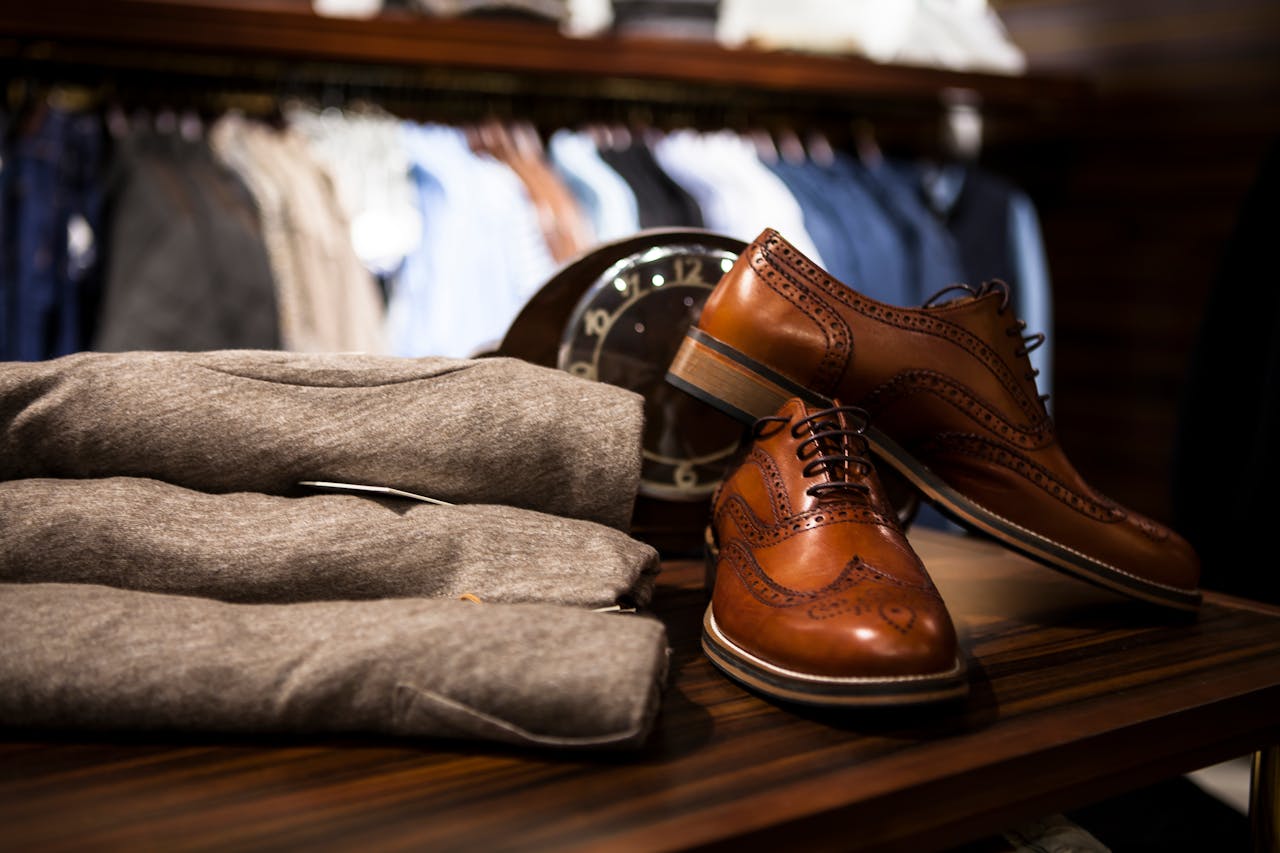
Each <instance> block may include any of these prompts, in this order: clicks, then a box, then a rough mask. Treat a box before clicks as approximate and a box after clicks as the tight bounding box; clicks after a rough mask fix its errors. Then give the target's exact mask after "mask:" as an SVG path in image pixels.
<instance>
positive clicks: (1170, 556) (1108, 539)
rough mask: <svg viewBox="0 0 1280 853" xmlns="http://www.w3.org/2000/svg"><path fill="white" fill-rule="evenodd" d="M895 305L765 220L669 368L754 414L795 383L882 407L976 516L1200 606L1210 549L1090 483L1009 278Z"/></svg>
mask: <svg viewBox="0 0 1280 853" xmlns="http://www.w3.org/2000/svg"><path fill="white" fill-rule="evenodd" d="M953 289H956V290H960V291H962V293H963V296H962V297H961V298H957V299H952V300H951V301H947V302H938V301H937V300H938V298H939V297H940V296H942V295H943V293H945V292H946V291H943V292H941V293H939V294H937V295H935V297H934V298H933V299H931V300H930V301H929V302H927V303H925V305H924V306H923V307H921V308H899V307H895V306H892V305H886V304H884V303H882V302H877V301H875V300H873V299H868V298H867V297H865V296H862V295H861V294H859V293H857V292H856V291H855V290H853V289H851V288H850V287H848V286H846V285H845V284H842V283H841V282H839V281H837V280H835V279H833V278H831V276H829V275H827V274H826V273H825V272H823V271H822V270H821V269H819V268H818V267H817V266H816V265H815V264H814V263H813V262H812V261H810V260H809V259H808V258H806V257H804V255H802V254H801V253H800V252H799V251H797V250H796V249H795V247H793V246H791V245H790V244H788V243H787V242H786V240H784V239H783V238H782V237H781V236H780V235H779V234H777V233H776V232H774V231H772V230H766V231H764V232H763V233H762V234H761V235H760V236H759V237H758V238H757V239H756V240H755V242H753V243H752V244H751V245H750V246H748V247H747V250H746V251H745V252H743V253H742V254H741V255H740V256H739V258H738V261H737V263H736V264H735V265H734V266H733V268H732V269H730V270H729V272H728V273H726V274H725V275H724V277H723V278H722V279H721V281H720V283H719V284H718V285H717V286H716V288H715V290H714V291H713V292H712V294H711V296H710V297H709V298H708V300H707V302H706V304H705V306H704V307H703V310H702V314H701V317H700V318H699V321H698V323H697V325H696V326H695V327H693V328H692V329H690V331H689V334H688V336H687V337H686V339H685V341H684V343H683V344H682V346H681V348H680V351H679V353H678V354H677V356H676V358H675V360H674V361H673V363H672V365H671V369H670V372H669V374H668V377H667V378H668V379H669V380H670V381H671V382H672V383H674V384H675V385H677V386H679V387H681V388H684V389H685V390H687V391H689V392H690V393H692V394H694V395H695V396H697V397H700V398H701V399H703V400H706V401H707V402H710V403H712V404H713V405H716V406H718V407H719V408H720V409H722V410H724V411H726V412H729V413H730V414H734V415H736V416H737V417H738V418H739V419H741V420H743V421H745V422H748V423H749V422H751V420H752V419H753V418H755V417H759V416H760V415H762V414H767V413H770V412H773V411H775V410H776V409H777V408H778V406H779V405H780V404H781V403H782V402H783V401H784V400H786V399H788V398H790V397H792V396H798V397H800V398H802V399H804V400H806V401H807V402H809V403H811V404H813V405H818V406H829V405H831V402H830V401H831V400H834V399H836V398H839V399H840V400H843V401H845V402H847V403H852V404H856V405H858V406H860V407H861V408H863V409H865V410H866V411H867V412H868V413H870V416H871V419H872V422H873V423H874V424H875V427H874V428H873V429H870V430H868V432H867V437H868V439H869V440H870V442H871V446H872V449H873V451H874V452H875V453H876V455H877V456H879V457H880V458H881V459H883V460H884V461H885V462H887V463H888V464H889V465H891V466H892V467H893V468H894V469H896V470H897V471H898V472H900V473H901V474H902V475H904V476H905V477H906V478H907V479H908V480H910V481H911V482H912V483H913V484H914V485H915V486H916V487H917V488H919V489H920V491H921V492H922V493H923V494H924V495H925V497H926V498H928V499H929V500H931V501H932V502H933V503H934V504H936V505H937V506H938V507H940V508H941V509H942V510H943V511H945V512H946V513H948V514H949V515H951V516H952V517H954V518H955V519H956V520H957V521H959V522H960V523H962V524H964V525H966V526H967V527H969V528H971V529H975V530H978V531H981V532H983V533H986V534H988V535H990V536H992V537H994V538H996V539H997V540H999V541H1001V542H1003V543H1004V544H1006V545H1008V546H1009V547H1011V548H1013V549H1015V550H1017V551H1020V552H1022V553H1023V554H1026V555H1028V556H1030V557H1032V558H1034V559H1036V560H1039V561H1040V562H1042V563H1044V564H1045V565H1048V566H1050V567H1052V568H1055V569H1058V570H1061V571H1064V572H1067V573H1069V574H1072V575H1075V576H1077V577H1080V578H1083V579H1085V580H1088V581H1092V582H1094V583H1097V584H1100V585H1102V586H1105V587H1108V588H1110V589H1113V590H1116V591H1118V592H1121V593H1125V594H1127V595H1130V596H1133V597H1135V598H1138V599H1142V600H1145V601H1149V602H1152V603H1155V604H1159V605H1164V606H1167V607H1173V608H1179V609H1183V610H1194V609H1195V608H1196V607H1197V606H1198V605H1199V603H1200V591H1199V589H1198V586H1199V578H1200V562H1199V559H1198V558H1197V556H1196V554H1195V551H1194V550H1193V549H1192V548H1191V546H1190V545H1188V544H1187V542H1186V541H1185V540H1183V539H1182V538H1181V537H1179V536H1178V535H1177V534H1176V533H1174V532H1173V531H1171V530H1169V529H1168V528H1166V527H1164V526H1162V525H1160V524H1157V523H1156V522H1154V521H1151V520H1150V519H1147V518H1144V517H1143V516H1141V515H1139V514H1137V513H1135V512H1132V511H1130V510H1128V509H1125V508H1124V507H1121V506H1119V505H1118V504H1116V503H1115V502H1114V501H1112V500H1110V499H1108V498H1107V497H1105V496H1104V495H1101V494H1099V493H1098V492H1096V491H1095V490H1094V489H1092V488H1091V487H1090V486H1089V485H1088V484H1087V483H1086V482H1085V481H1084V480H1083V478H1081V476H1080V475H1079V474H1078V473H1077V472H1076V470H1075V468H1074V467H1072V465H1071V463H1070V462H1069V461H1068V460H1067V457H1066V455H1065V454H1064V452H1063V450H1062V447H1061V445H1059V443H1058V440H1057V438H1056V436H1055V434H1054V429H1053V422H1052V420H1051V419H1050V417H1049V415H1048V412H1047V411H1046V409H1045V406H1044V400H1043V398H1041V397H1039V396H1038V395H1037V392H1036V384H1035V375H1036V371H1035V370H1034V369H1033V368H1032V367H1031V363H1030V360H1029V359H1028V358H1027V352H1028V351H1029V350H1030V349H1032V348H1034V347H1035V346H1038V345H1039V344H1040V343H1041V342H1043V340H1044V336H1043V335H1024V329H1025V324H1024V323H1022V322H1021V321H1017V320H1015V319H1014V318H1013V317H1011V316H1010V315H1009V311H1008V302H1009V293H1008V289H1007V287H1006V286H1005V285H1004V284H1003V283H1000V282H990V283H987V284H984V285H983V286H981V287H978V288H976V289H973V288H969V287H966V286H956V287H955V288H947V290H953Z"/></svg>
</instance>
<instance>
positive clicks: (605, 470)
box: [0, 351, 669, 747]
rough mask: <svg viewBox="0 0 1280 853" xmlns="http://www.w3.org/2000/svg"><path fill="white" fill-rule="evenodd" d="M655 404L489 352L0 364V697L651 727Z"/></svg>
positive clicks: (319, 718) (516, 738)
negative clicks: (644, 451) (649, 493)
mask: <svg viewBox="0 0 1280 853" xmlns="http://www.w3.org/2000/svg"><path fill="white" fill-rule="evenodd" d="M642 427H643V402H642V400H641V398H640V397H639V396H638V395H635V394H632V393H631V392H628V391H625V390H623V389H621V388H617V387H614V386H610V385H605V384H603V383H594V382H589V381H586V380H582V379H578V378H576V377H572V376H569V375H568V374H564V373H561V372H559V371H554V370H551V369H548V368H541V367H536V366H533V365H530V364H526V363H524V362H520V361H516V360H511V359H501V358H493V359H477V360H456V359H446V358H424V359H397V358H391V357H384V356H370V355H298V354H291V353H280V352H266V351H220V352H209V353H143V352H132V353H122V354H110V355H109V354H80V355H72V356H66V357H63V358H59V359H55V360H52V361H46V362H38V363H30V364H20V363H9V364H0V644H2V645H3V647H4V648H5V650H6V653H5V654H4V655H3V656H0V725H18V726H76V727H92V728H121V727H123V728H146V729H186V730H204V731H211V730H221V731H294V732H318V731H344V732H381V733H389V734H394V735H405V736H429V737H445V738H478V739H485V740H492V741H503V742H509V743H518V744H527V745H538V746H567V747H584V746H634V745H638V744H639V743H641V742H643V741H644V739H645V738H646V736H647V735H648V733H649V731H650V730H651V728H652V725H653V720H654V717H655V715H656V712H657V710H658V707H659V704H660V701H661V695H662V690H663V686H664V684H665V679H666V671H667V660H668V654H669V650H668V647H667V640H666V632H665V630H664V627H663V625H662V624H661V623H660V622H659V621H657V620H656V619H654V618H653V617H652V616H649V615H645V614H644V613H643V611H644V609H645V605H646V604H647V603H648V600H649V597H650V595H651V592H652V587H653V580H654V578H655V576H656V573H657V570H658V555H657V553H656V552H655V551H654V550H653V549H652V548H650V547H649V546H648V545H645V544H643V543H641V542H638V541H636V540H634V539H632V538H631V537H630V536H629V535H628V534H627V532H626V530H627V525H628V523H629V521H630V514H631V510H632V504H633V501H634V497H635V493H636V485H637V482H638V477H639V471H640V436H641V431H642ZM316 481H320V482H330V483H334V482H336V483H344V484H350V485H352V486H373V487H389V488H391V489H394V490H398V491H399V492H403V493H412V494H414V495H420V496H424V497H428V498H430V499H431V500H428V501H419V500H414V499H411V498H406V497H399V496H396V495H395V494H385V493H379V492H367V493H362V492H360V491H359V490H348V491H347V492H346V493H342V492H321V491H318V490H316V489H315V487H312V486H307V485H303V484H304V483H311V482H316ZM633 608H638V609H639V611H641V612H639V613H636V614H632V613H623V614H621V615H620V614H618V613H617V612H612V611H618V610H623V611H628V610H631V609H633ZM598 611H609V612H598Z"/></svg>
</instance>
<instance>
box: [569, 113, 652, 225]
mask: <svg viewBox="0 0 1280 853" xmlns="http://www.w3.org/2000/svg"><path fill="white" fill-rule="evenodd" d="M547 152H548V155H549V157H550V158H551V163H552V165H553V166H554V167H555V169H556V171H557V172H558V173H559V174H560V176H561V177H562V178H563V179H564V181H565V184H566V185H567V186H568V187H569V189H570V190H571V191H572V192H573V194H574V195H575V197H576V198H577V199H578V203H579V204H581V205H582V208H583V210H584V211H585V212H586V213H587V215H588V217H590V219H591V222H592V225H593V226H594V228H595V233H596V239H597V240H598V241H599V242H601V243H608V242H611V241H613V240H619V239H621V238H623V237H629V236H631V235H632V234H634V233H636V232H637V231H639V230H640V206H639V204H638V203H637V202H636V194H635V193H634V192H633V191H632V189H631V187H630V186H629V185H628V184H627V182H626V181H625V180H623V178H622V176H621V175H619V174H618V173H617V172H616V171H614V170H613V169H612V168H611V167H610V166H609V164H607V163H605V161H604V160H603V159H601V157H600V152H599V150H598V149H597V148H596V146H595V143H594V142H593V141H592V140H591V138H590V137H588V136H587V135H586V134H583V133H579V132H576V131H572V130H568V129H561V130H557V131H556V132H555V133H553V134H551V139H550V140H549V141H548V144H547Z"/></svg>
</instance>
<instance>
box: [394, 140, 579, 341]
mask: <svg viewBox="0 0 1280 853" xmlns="http://www.w3.org/2000/svg"><path fill="white" fill-rule="evenodd" d="M401 130H402V135H403V138H404V143H405V147H406V150H407V152H408V156H409V162H410V169H411V173H412V176H413V180H414V187H415V199H414V200H415V203H416V205H417V209H418V212H419V214H420V215H421V217H422V223H423V225H422V227H423V234H422V241H421V243H420V244H419V246H418V247H417V249H415V250H414V251H413V252H412V253H411V254H410V255H409V257H408V258H406V260H405V264H404V267H403V268H402V269H401V271H400V273H399V274H398V275H397V276H396V277H395V278H394V279H393V280H392V281H391V282H390V284H389V287H388V304H387V325H388V338H389V341H390V346H391V351H392V352H393V353H395V354H396V355H402V356H425V355H443V356H450V357H454V358H471V357H474V356H476V355H479V354H481V353H483V352H486V351H489V350H492V349H493V348H495V347H496V346H497V345H498V344H499V343H500V342H501V340H502V338H503V337H504V336H505V335H506V332H507V329H508V328H509V327H510V325H511V322H512V321H513V320H514V319H515V317H516V315H517V314H519V312H520V310H521V309H522V308H523V307H524V305H525V303H526V302H527V301H528V299H529V298H530V297H531V296H532V295H533V294H534V293H536V292H537V290H538V289H539V288H540V287H541V286H542V285H543V284H544V283H545V282H546V281H547V280H548V279H549V278H550V277H551V275H552V273H553V272H554V270H555V261H554V259H553V258H552V255H551V252H550V249H549V248H548V246H547V244H546V240H545V238H544V236H543V234H542V231H541V229H540V227H539V225H538V218H537V211H536V210H535V208H534V205H533V202H532V200H531V199H530V198H529V195H528V192H527V190H526V189H525V186H524V184H523V182H522V181H521V180H520V178H519V177H518V176H517V175H516V174H515V173H514V172H513V171H512V170H511V169H510V168H509V167H508V166H506V165H504V164H502V163H500V162H498V161H497V160H495V159H493V158H492V157H489V156H487V155H481V154H476V153H475V152H473V151H472V150H471V148H470V146H469V145H468V144H467V139H466V134H465V133H464V132H463V131H462V130H460V129H458V128H454V127H447V126H444V125H435V124H424V125H418V124H414V123H412V122H405V123H404V124H403V125H402V127H401Z"/></svg>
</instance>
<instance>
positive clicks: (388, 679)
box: [0, 584, 667, 746]
mask: <svg viewBox="0 0 1280 853" xmlns="http://www.w3.org/2000/svg"><path fill="white" fill-rule="evenodd" d="M0 647H3V649H4V654H0V725H18V726H25V725H40V726H77V727H89V728H144V729H156V728H164V729H195V730H223V731H293V732H317V731H360V732H383V733H388V734H394V735H408V736H432V737H448V738H454V737H457V738H482V739H485V740H497V741H505V742H510V743H518V744H530V745H541V746H603V745H618V746H627V745H634V744H636V743H639V742H640V741H641V740H643V739H644V737H645V736H646V735H647V733H648V731H649V729H650V728H651V725H652V721H653V717H654V714H655V712H656V709H657V707H658V703H659V698H660V692H661V685H662V683H663V680H664V678H665V672H666V665H667V653H666V634H665V631H664V629H663V626H662V624H661V623H660V622H658V621H656V620H654V619H652V618H649V617H643V616H631V615H623V616H619V615H609V614H599V613H591V612H589V611H585V610H578V609H574V608H569V607H557V606H552V605H540V604H472V603H469V602H464V601H440V600H433V599H386V600H380V601H359V602H351V601H342V602H319V603H310V604H288V605H269V604H226V603H223V602H217V601H211V600H208V599H203V598H190V597H185V596H170V595H160V594H157V593H148V592H135V591H130V590H118V589H112V588H110V587H102V586H93V585H88V584H0Z"/></svg>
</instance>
